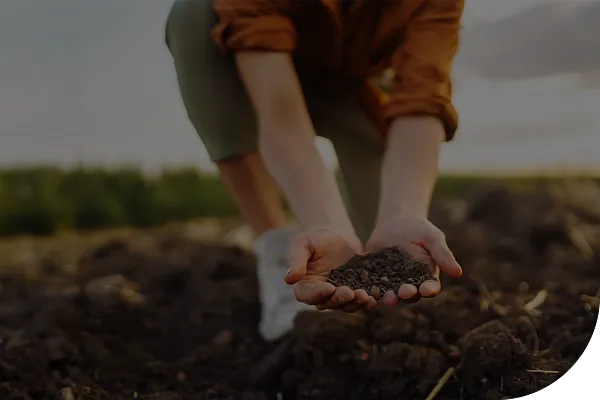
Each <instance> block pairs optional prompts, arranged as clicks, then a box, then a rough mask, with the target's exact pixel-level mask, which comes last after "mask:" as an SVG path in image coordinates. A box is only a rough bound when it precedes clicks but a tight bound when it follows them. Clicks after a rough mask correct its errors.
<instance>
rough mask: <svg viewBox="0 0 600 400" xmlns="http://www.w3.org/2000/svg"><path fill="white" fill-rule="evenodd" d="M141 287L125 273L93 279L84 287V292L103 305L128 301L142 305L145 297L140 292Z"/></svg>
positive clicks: (93, 300) (128, 302)
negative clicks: (125, 275) (124, 274)
mask: <svg viewBox="0 0 600 400" xmlns="http://www.w3.org/2000/svg"><path fill="white" fill-rule="evenodd" d="M138 290H139V288H138V285H136V284H135V283H134V282H131V281H129V280H128V279H127V278H125V277H124V276H123V275H120V274H116V275H109V276H105V277H102V278H97V279H93V280H92V281H90V282H89V283H88V284H87V285H86V286H85V288H84V293H85V294H86V296H87V297H88V299H90V300H91V301H92V302H93V303H95V304H97V305H102V306H108V305H114V304H117V303H127V304H132V305H140V304H143V302H144V297H143V296H142V295H141V294H140V293H139V292H138Z"/></svg>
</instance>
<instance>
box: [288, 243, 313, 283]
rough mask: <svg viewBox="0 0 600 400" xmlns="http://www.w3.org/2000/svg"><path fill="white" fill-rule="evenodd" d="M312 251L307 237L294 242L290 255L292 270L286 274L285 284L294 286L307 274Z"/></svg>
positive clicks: (289, 260)
mask: <svg viewBox="0 0 600 400" xmlns="http://www.w3.org/2000/svg"><path fill="white" fill-rule="evenodd" d="M310 255H311V254H310V250H309V248H308V242H307V239H306V237H305V236H299V237H297V238H296V239H294V240H293V241H292V245H291V246H290V250H289V254H288V262H289V264H290V269H289V270H288V271H287V273H286V274H285V282H286V283H287V284H288V285H293V284H294V283H296V282H298V281H299V280H300V279H302V277H303V276H304V275H305V274H306V265H307V264H308V260H310Z"/></svg>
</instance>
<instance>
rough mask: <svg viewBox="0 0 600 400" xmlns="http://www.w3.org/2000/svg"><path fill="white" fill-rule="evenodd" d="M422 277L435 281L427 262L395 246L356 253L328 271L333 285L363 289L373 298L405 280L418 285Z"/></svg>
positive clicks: (421, 281) (395, 287)
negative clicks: (376, 250) (418, 259)
mask: <svg viewBox="0 0 600 400" xmlns="http://www.w3.org/2000/svg"><path fill="white" fill-rule="evenodd" d="M426 280H436V278H435V276H434V275H433V274H432V273H430V272H429V268H428V266H427V264H425V263H422V262H420V261H417V260H415V259H413V258H411V257H410V256H409V255H408V254H406V253H405V252H403V251H401V250H400V249H399V248H397V247H390V248H387V249H383V250H380V251H378V252H375V253H369V254H365V255H356V256H354V257H353V258H352V259H351V260H350V261H348V263H346V264H345V265H343V266H341V267H340V268H338V269H336V270H334V271H332V272H331V275H330V277H329V281H330V282H331V283H333V284H334V285H335V286H348V287H350V288H351V289H354V290H356V289H364V290H366V292H367V293H370V294H371V295H373V296H374V297H375V298H379V297H380V296H381V295H382V294H383V293H385V292H387V291H390V290H391V291H393V292H398V289H399V288H400V286H401V285H403V284H405V283H408V284H411V285H415V286H416V287H419V286H421V283H423V282H425V281H426Z"/></svg>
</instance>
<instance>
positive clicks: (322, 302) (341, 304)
mask: <svg viewBox="0 0 600 400" xmlns="http://www.w3.org/2000/svg"><path fill="white" fill-rule="evenodd" d="M362 253H363V248H362V244H361V243H360V240H358V238H356V237H355V236H353V235H347V234H344V233H342V232H339V231H336V230H334V229H331V228H327V227H316V228H310V229H307V230H306V231H305V232H304V233H303V234H301V235H300V236H298V237H297V238H296V239H295V240H294V241H293V242H292V245H291V248H290V252H289V263H290V269H289V270H288V272H287V274H286V276H285V282H286V283H287V284H288V285H294V294H295V296H296V299H297V300H298V301H300V302H303V303H306V304H310V305H314V306H316V308H317V309H318V310H326V309H340V310H343V311H346V312H356V311H358V310H359V309H371V308H374V307H375V306H376V305H377V301H376V300H375V298H373V296H370V295H369V294H368V293H367V292H366V291H365V290H363V289H358V290H352V289H351V288H349V287H347V286H341V287H335V286H334V285H332V284H331V283H330V282H328V281H327V280H328V278H329V275H330V273H331V270H333V269H335V268H338V267H340V266H341V265H343V264H345V263H346V262H348V261H349V260H350V259H351V258H352V257H353V256H354V255H356V254H362Z"/></svg>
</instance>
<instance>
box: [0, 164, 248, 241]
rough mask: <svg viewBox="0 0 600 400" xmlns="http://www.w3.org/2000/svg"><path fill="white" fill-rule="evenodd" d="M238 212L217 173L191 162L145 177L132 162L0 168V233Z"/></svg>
mask: <svg viewBox="0 0 600 400" xmlns="http://www.w3.org/2000/svg"><path fill="white" fill-rule="evenodd" d="M237 214H238V211H237V208H236V206H235V203H234V202H233V199H231V197H230V196H229V195H228V194H227V191H226V188H225V187H224V185H223V184H222V183H221V182H220V180H219V178H218V176H216V175H213V174H204V173H202V172H200V171H198V170H197V169H195V168H179V169H172V170H165V171H163V172H162V173H160V174H159V175H156V176H153V177H149V176H147V175H145V174H144V173H142V171H141V170H139V169H136V168H122V169H113V170H107V169H100V168H86V167H79V168H74V169H71V170H64V169H59V168H54V167H36V168H22V169H11V170H4V171H0V236H9V235H18V234H32V235H50V234H52V233H54V232H56V231H57V230H62V229H76V230H91V229H101V228H108V227H117V226H134V227H140V228H146V227H151V226H156V225H161V224H164V223H166V222H172V221H184V220H190V219H194V218H199V217H229V216H235V215H237Z"/></svg>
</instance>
